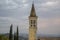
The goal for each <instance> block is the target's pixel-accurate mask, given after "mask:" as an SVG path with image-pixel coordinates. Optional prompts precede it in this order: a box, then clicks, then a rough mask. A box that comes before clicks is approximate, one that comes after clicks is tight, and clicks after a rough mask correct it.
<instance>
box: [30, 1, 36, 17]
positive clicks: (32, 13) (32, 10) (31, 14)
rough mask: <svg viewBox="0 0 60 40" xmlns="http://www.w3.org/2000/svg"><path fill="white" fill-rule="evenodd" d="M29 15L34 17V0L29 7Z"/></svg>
mask: <svg viewBox="0 0 60 40" xmlns="http://www.w3.org/2000/svg"><path fill="white" fill-rule="evenodd" d="M30 17H36V13H35V7H34V1H33V3H32V8H31V13H30Z"/></svg>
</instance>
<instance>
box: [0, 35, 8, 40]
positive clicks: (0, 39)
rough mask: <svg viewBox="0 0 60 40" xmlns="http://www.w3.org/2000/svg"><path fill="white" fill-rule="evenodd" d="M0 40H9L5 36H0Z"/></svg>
mask: <svg viewBox="0 0 60 40" xmlns="http://www.w3.org/2000/svg"><path fill="white" fill-rule="evenodd" d="M0 40H9V38H8V37H6V36H3V35H0Z"/></svg>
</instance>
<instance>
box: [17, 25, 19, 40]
mask: <svg viewBox="0 0 60 40" xmlns="http://www.w3.org/2000/svg"><path fill="white" fill-rule="evenodd" d="M17 40H19V31H18V26H17Z"/></svg>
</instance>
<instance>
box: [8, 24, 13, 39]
mask: <svg viewBox="0 0 60 40" xmlns="http://www.w3.org/2000/svg"><path fill="white" fill-rule="evenodd" d="M12 27H13V26H12V24H11V26H10V33H9V40H12V38H13V36H12Z"/></svg>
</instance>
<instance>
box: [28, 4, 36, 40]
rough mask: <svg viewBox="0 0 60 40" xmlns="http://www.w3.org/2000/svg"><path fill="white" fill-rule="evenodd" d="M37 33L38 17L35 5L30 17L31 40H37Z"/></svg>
mask: <svg viewBox="0 0 60 40" xmlns="http://www.w3.org/2000/svg"><path fill="white" fill-rule="evenodd" d="M36 33H37V16H36V12H35V8H34V3H33V4H32V8H31V13H30V16H29V40H36Z"/></svg>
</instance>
